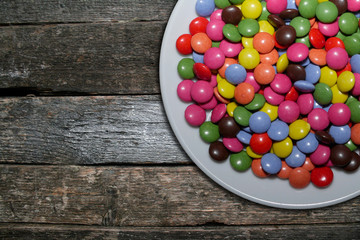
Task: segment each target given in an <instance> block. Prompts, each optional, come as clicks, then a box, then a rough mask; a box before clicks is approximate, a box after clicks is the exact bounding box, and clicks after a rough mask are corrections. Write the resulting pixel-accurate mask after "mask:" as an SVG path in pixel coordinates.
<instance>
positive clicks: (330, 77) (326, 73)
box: [319, 66, 337, 87]
mask: <svg viewBox="0 0 360 240" xmlns="http://www.w3.org/2000/svg"><path fill="white" fill-rule="evenodd" d="M320 73H321V75H320V79H319V82H321V83H326V84H327V85H329V87H332V86H334V85H335V83H336V80H337V74H336V72H335V71H334V70H332V69H330V68H329V67H328V66H325V67H323V68H321V70H320Z"/></svg>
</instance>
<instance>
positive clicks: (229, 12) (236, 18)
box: [221, 6, 242, 25]
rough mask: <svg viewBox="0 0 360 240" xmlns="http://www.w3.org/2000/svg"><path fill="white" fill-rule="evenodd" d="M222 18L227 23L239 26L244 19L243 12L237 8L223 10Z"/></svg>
mask: <svg viewBox="0 0 360 240" xmlns="http://www.w3.org/2000/svg"><path fill="white" fill-rule="evenodd" d="M221 18H222V20H223V21H224V22H225V23H230V24H234V25H238V24H239V22H240V21H241V18H242V12H241V10H240V9H239V8H238V7H236V6H228V7H226V8H224V9H223V11H222V14H221Z"/></svg>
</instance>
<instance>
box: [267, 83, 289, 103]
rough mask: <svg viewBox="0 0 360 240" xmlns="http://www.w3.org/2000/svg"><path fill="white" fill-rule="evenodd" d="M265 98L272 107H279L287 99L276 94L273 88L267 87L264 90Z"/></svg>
mask: <svg viewBox="0 0 360 240" xmlns="http://www.w3.org/2000/svg"><path fill="white" fill-rule="evenodd" d="M264 97H265V99H266V101H267V102H268V103H270V104H271V105H275V106H278V105H279V104H280V103H282V102H283V101H284V99H285V96H284V95H280V94H278V93H276V92H274V91H273V90H272V89H271V87H266V88H265V89H264Z"/></svg>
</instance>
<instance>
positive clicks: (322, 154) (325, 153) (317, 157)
mask: <svg viewBox="0 0 360 240" xmlns="http://www.w3.org/2000/svg"><path fill="white" fill-rule="evenodd" d="M329 158H330V148H329V147H328V146H325V145H322V144H319V146H318V147H317V149H316V150H315V152H313V153H312V154H311V155H310V160H311V162H312V163H313V164H315V165H323V164H325V163H327V162H328V161H329Z"/></svg>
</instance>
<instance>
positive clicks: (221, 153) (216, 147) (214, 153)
mask: <svg viewBox="0 0 360 240" xmlns="http://www.w3.org/2000/svg"><path fill="white" fill-rule="evenodd" d="M209 154H210V156H211V158H212V159H214V160H215V161H219V162H221V161H224V160H226V159H227V158H228V156H229V151H228V150H227V149H226V147H225V146H224V144H223V142H220V141H216V142H213V143H211V144H210V147H209Z"/></svg>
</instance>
